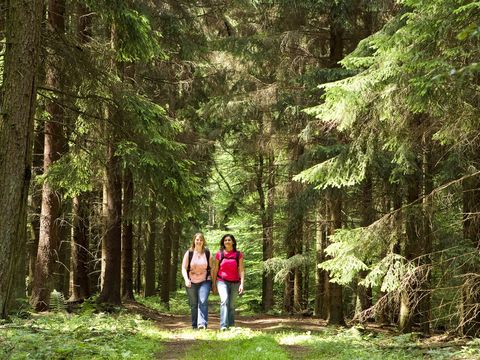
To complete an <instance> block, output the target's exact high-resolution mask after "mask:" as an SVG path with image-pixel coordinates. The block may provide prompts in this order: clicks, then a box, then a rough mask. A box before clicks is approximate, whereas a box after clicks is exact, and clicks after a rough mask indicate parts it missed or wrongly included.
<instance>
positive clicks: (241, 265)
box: [238, 257, 245, 294]
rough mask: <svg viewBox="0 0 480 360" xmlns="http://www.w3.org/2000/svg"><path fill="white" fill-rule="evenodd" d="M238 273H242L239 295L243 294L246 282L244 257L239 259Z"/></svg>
mask: <svg viewBox="0 0 480 360" xmlns="http://www.w3.org/2000/svg"><path fill="white" fill-rule="evenodd" d="M238 272H239V273H240V286H239V287H238V293H239V294H243V282H244V280H245V266H244V265H243V257H242V258H240V259H238Z"/></svg>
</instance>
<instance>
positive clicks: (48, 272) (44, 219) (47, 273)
mask: <svg viewBox="0 0 480 360" xmlns="http://www.w3.org/2000/svg"><path fill="white" fill-rule="evenodd" d="M48 24H49V30H50V31H52V32H53V36H62V35H63V33H64V32H65V0H50V1H49V2H48ZM56 59H58V58H54V57H52V58H51V59H50V62H51V66H50V67H49V68H48V69H47V86H48V87H50V88H52V89H61V83H60V79H61V74H60V73H59V69H60V68H61V64H60V63H59V60H56ZM46 109H47V113H48V114H49V117H50V119H51V120H49V121H46V122H45V146H44V162H43V170H44V172H45V173H47V172H48V170H49V168H50V167H51V166H52V164H53V163H55V162H56V161H57V160H59V159H60V158H61V156H62V154H63V153H64V152H65V148H66V140H65V136H64V134H63V122H64V113H63V108H62V107H61V106H60V104H59V103H58V102H56V101H52V102H50V103H48V104H47V106H46ZM61 211H62V208H61V194H60V193H59V192H58V191H56V190H55V189H54V188H53V186H52V185H51V184H49V183H48V182H45V183H44V184H43V192H42V210H41V215H40V237H39V244H38V253H37V260H36V264H35V275H34V282H33V288H32V296H31V298H30V302H31V304H32V306H33V307H34V308H35V309H36V310H37V311H44V310H47V309H48V306H49V303H50V292H51V291H52V287H53V280H54V279H53V272H54V267H55V261H56V260H57V259H58V254H59V248H60V236H61V229H60V227H61V221H60V216H61Z"/></svg>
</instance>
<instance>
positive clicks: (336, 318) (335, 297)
mask: <svg viewBox="0 0 480 360" xmlns="http://www.w3.org/2000/svg"><path fill="white" fill-rule="evenodd" d="M327 201H328V212H329V216H330V226H329V235H331V234H332V233H333V232H334V231H335V229H340V228H341V227H342V193H341V192H340V190H337V189H329V190H328V194H327ZM342 293H343V288H342V286H341V285H338V284H336V283H333V282H331V281H330V282H329V283H328V318H327V322H328V324H329V325H344V324H345V319H344V316H343V298H342Z"/></svg>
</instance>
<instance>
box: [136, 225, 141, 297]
mask: <svg viewBox="0 0 480 360" xmlns="http://www.w3.org/2000/svg"><path fill="white" fill-rule="evenodd" d="M142 234H143V226H142V219H141V218H140V219H138V225H137V250H136V252H135V258H136V261H135V263H136V267H135V274H136V276H135V290H136V291H137V294H140V292H141V291H142V253H143V251H142V249H143V246H142V244H143V238H142Z"/></svg>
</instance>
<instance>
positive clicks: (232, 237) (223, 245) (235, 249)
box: [220, 234, 237, 251]
mask: <svg viewBox="0 0 480 360" xmlns="http://www.w3.org/2000/svg"><path fill="white" fill-rule="evenodd" d="M227 237H229V238H230V239H232V242H233V250H234V251H237V240H235V236H233V235H232V234H225V235H223V236H222V240H220V249H221V250H225V239H226V238H227Z"/></svg>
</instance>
